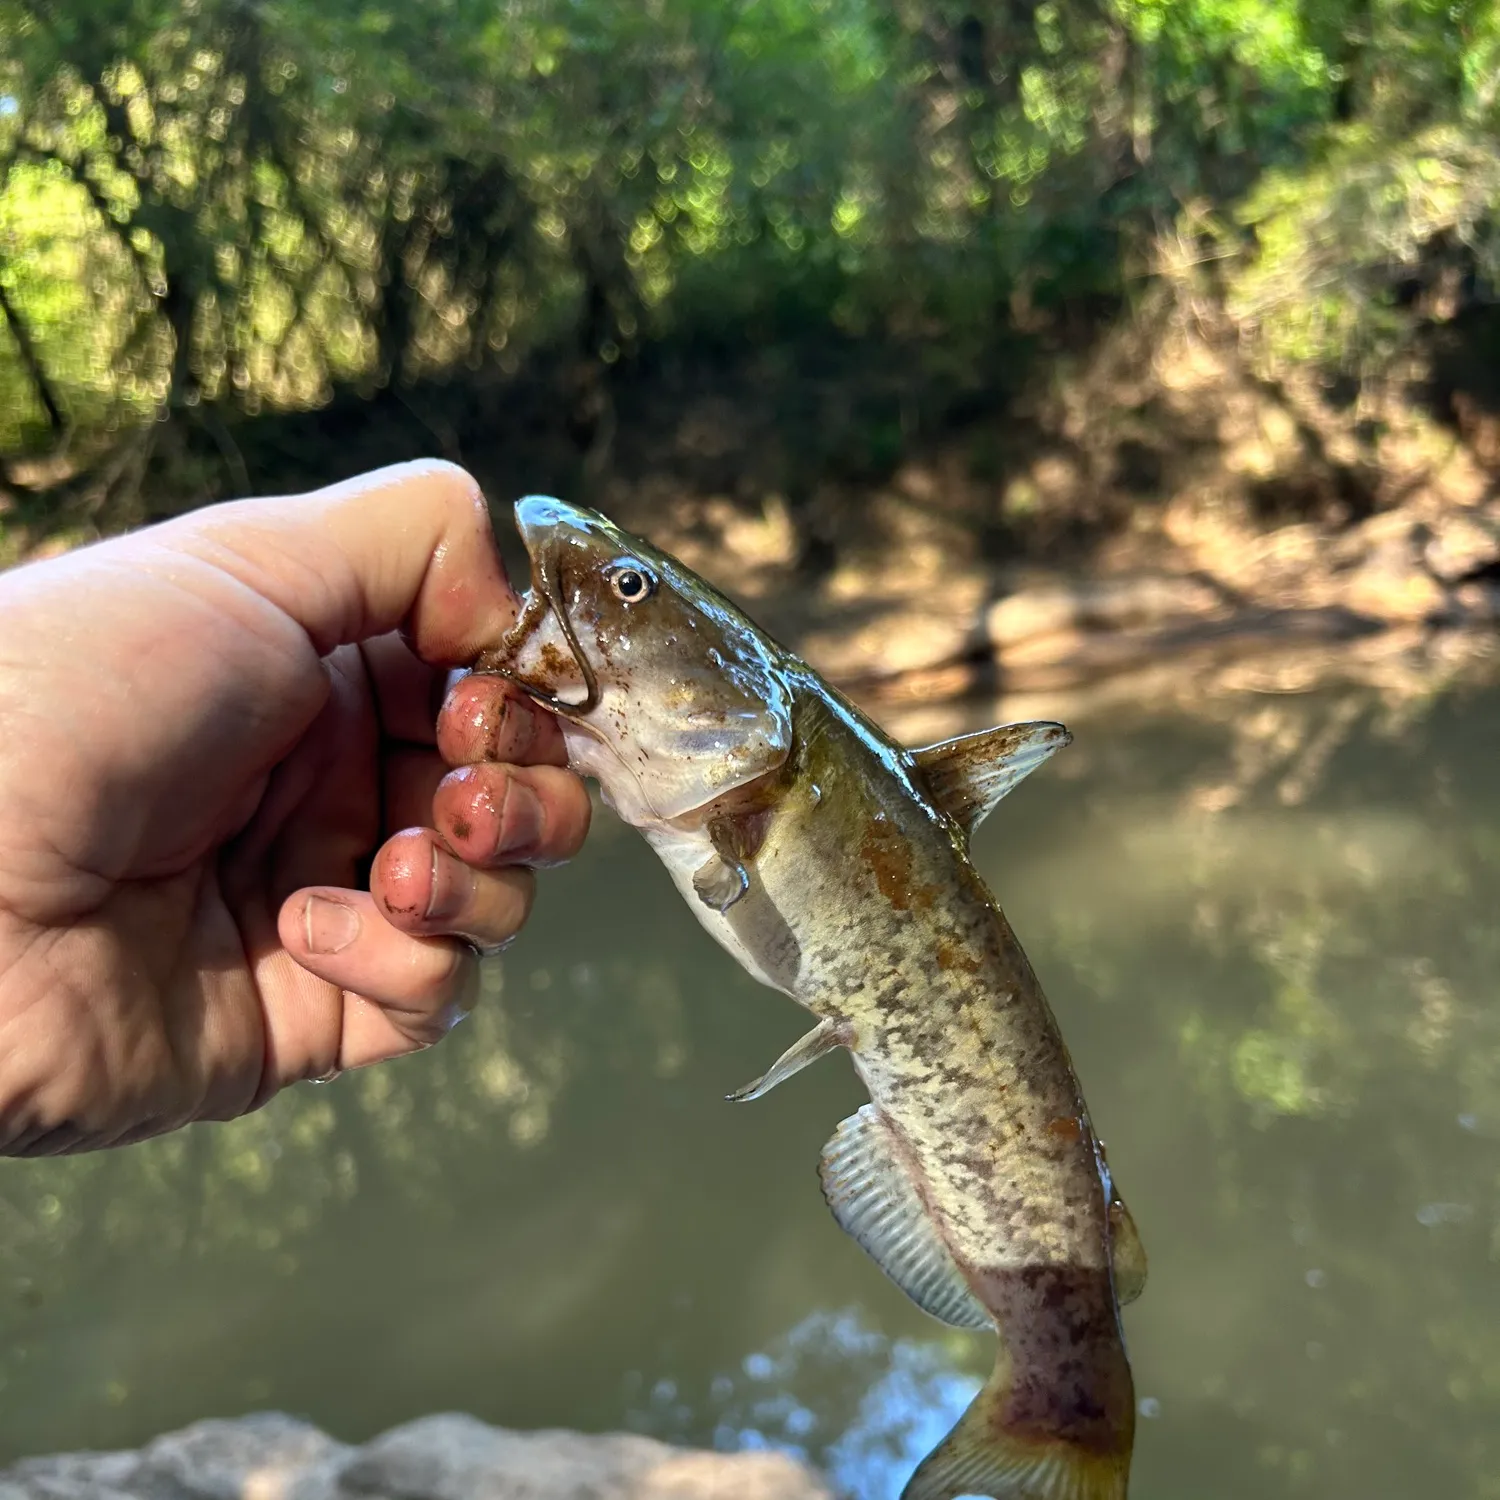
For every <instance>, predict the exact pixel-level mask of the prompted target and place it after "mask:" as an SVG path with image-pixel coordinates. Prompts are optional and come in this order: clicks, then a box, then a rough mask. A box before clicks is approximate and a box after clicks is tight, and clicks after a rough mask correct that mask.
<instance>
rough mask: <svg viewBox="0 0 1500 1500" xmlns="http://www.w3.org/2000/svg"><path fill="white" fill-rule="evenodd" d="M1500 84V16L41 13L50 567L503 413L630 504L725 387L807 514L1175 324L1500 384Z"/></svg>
mask: <svg viewBox="0 0 1500 1500" xmlns="http://www.w3.org/2000/svg"><path fill="white" fill-rule="evenodd" d="M1497 95H1500V5H1497V4H1495V3H1493V0H1459V3H1446V0H1444V3H1439V0H1045V3H1040V4H1035V3H1030V0H972V3H969V0H896V3H891V4H882V3H876V0H649V3H642V4H631V5H619V4H614V3H610V0H423V3H421V4H405V5H401V4H394V3H377V0H52V3H35V4H21V3H15V0H4V3H0V325H3V327H0V454H3V455H4V459H5V470H6V472H5V476H4V477H5V488H6V491H7V492H8V495H9V499H8V502H7V503H8V507H9V510H10V518H11V537H12V544H11V545H12V551H14V550H15V549H16V548H17V547H19V546H23V545H33V544H34V543H35V542H36V541H37V540H38V539H39V538H40V537H42V536H45V535H46V534H47V533H49V532H53V531H56V530H58V529H59V528H62V529H64V530H68V529H70V528H71V529H72V530H74V531H77V530H79V529H81V530H82V531H84V532H88V531H91V530H94V529H96V528H99V527H108V526H113V525H118V524H122V523H125V522H129V521H132V520H137V519H140V518H142V517H144V516H146V515H148V514H151V513H153V512H155V511H157V510H162V509H170V508H174V507H176V506H179V505H182V504H186V503H192V502H195V501H201V500H203V499H207V498H211V497H213V496H217V495H222V494H225V493H229V492H232V491H239V490H244V489H245V488H247V487H248V486H250V485H252V484H254V485H257V486H264V485H271V484H276V483H278V482H283V481H285V482H295V481H297V480H301V479H304V478H324V477H330V476H331V475H334V474H337V473H342V472H347V471H349V470H351V469H353V468H356V467H358V466H359V465H360V464H361V463H363V462H365V461H374V460H378V459H380V458H383V457H388V456H396V454H397V453H400V452H416V451H429V452H431V451H440V452H448V453H450V454H452V455H453V456H462V457H466V458H468V457H470V456H471V451H472V449H473V448H474V445H475V443H476V441H479V440H480V439H482V438H483V436H484V435H485V434H489V433H492V432H493V431H494V429H495V427H496V424H497V423H500V424H502V425H504V426H505V429H506V433H507V448H508V451H509V452H510V453H511V454H512V455H513V456H514V463H515V464H516V465H517V466H518V472H519V470H520V469H524V471H525V472H526V473H527V474H528V475H532V476H537V477H540V478H543V479H547V480H552V481H555V482H557V483H564V482H566V483H570V484H574V485H584V486H587V485H588V484H590V483H593V482H595V481H597V480H598V479H599V478H600V477H601V476H602V475H604V474H607V473H608V472H610V471H611V469H613V468H618V467H619V466H621V465H625V466H627V467H628V466H630V465H632V464H634V465H635V466H636V467H637V468H639V467H641V466H642V465H646V466H649V464H650V462H651V454H650V453H649V452H646V453H644V455H642V454H640V453H634V451H633V450H632V448H631V440H632V435H635V434H639V433H641V432H642V431H646V430H648V429H650V428H651V426H652V415H651V414H652V411H653V410H661V409H665V408H670V407H671V405H672V403H673V401H674V399H675V398H676V396H677V395H679V394H680V393H681V392H682V391H683V390H685V389H693V390H696V389H700V388H702V386H703V385H704V383H705V382H708V383H714V382H718V383H719V384H721V385H722V387H723V389H724V390H725V392H726V394H728V395H729V396H730V397H731V399H732V402H734V403H738V404H742V405H748V406H751V407H754V408H755V409H756V410H758V411H765V412H766V413H768V420H771V421H772V422H773V423H774V424H775V425H776V426H777V427H778V430H780V431H783V432H784V433H786V434H788V437H787V443H788V448H787V452H788V455H789V456H788V457H787V458H786V460H785V462H784V463H783V466H782V471H781V472H779V473H777V474H775V475H772V476H771V480H772V481H774V482H776V483H778V484H779V485H780V487H781V488H782V489H784V490H785V491H786V492H787V493H788V495H789V498H790V500H791V503H792V506H793V510H794V512H796V511H797V508H798V505H799V503H800V500H801V499H802V498H803V497H804V496H805V494H806V493H807V492H809V491H810V490H811V488H812V487H814V486H815V484H816V482H817V481H818V479H819V478H820V477H821V476H823V475H826V474H827V473H829V472H836V473H838V474H840V475H845V476H852V477H854V478H856V479H859V478H861V477H864V478H869V479H878V478H880V477H881V476H882V475H884V474H886V473H888V472H889V471H890V470H891V469H892V468H893V467H894V466H895V465H896V464H897V463H898V462H899V461H900V459H901V458H902V456H903V455H904V454H906V453H907V452H909V451H911V450H912V449H913V448H914V447H916V446H920V445H921V444H922V443H923V442H925V441H929V440H932V439H933V438H934V437H936V436H940V435H941V434H942V433H944V432H945V431H949V430H951V429H952V428H953V427H954V426H955V425H959V426H962V425H963V424H964V423H966V422H970V421H972V420H973V419H974V418H975V416H976V414H977V413H984V414H986V415H987V416H993V417H996V418H997V420H1003V415H1004V413H1005V411H1006V410H1007V407H1008V404H1009V403H1010V402H1011V401H1012V399H1013V397H1014V396H1015V394H1016V393H1017V392H1021V391H1026V390H1034V389H1036V388H1037V386H1038V384H1039V383H1040V384H1043V385H1045V384H1046V383H1047V382H1048V381H1056V380H1061V379H1065V378H1067V374H1068V371H1069V370H1070V369H1071V368H1072V365H1070V361H1074V360H1076V359H1077V358H1078V357H1079V356H1080V355H1081V353H1083V352H1084V351H1087V350H1088V349H1089V348H1091V347H1093V346H1095V345H1096V344H1097V343H1098V341H1099V339H1100V338H1101V337H1102V336H1103V335H1104V334H1105V333H1106V332H1107V331H1109V330H1111V329H1118V328H1119V327H1121V326H1129V327H1133V328H1136V329H1138V330H1139V331H1140V333H1141V337H1142V341H1143V344H1144V346H1146V347H1147V352H1148V353H1149V346H1150V345H1151V344H1152V342H1153V341H1154V340H1157V339H1158V338H1159V335H1160V333H1161V330H1162V329H1163V328H1164V327H1166V326H1167V323H1168V322H1169V321H1170V320H1172V319H1174V318H1175V319H1177V320H1178V322H1179V323H1180V321H1181V320H1182V319H1183V318H1184V317H1186V318H1188V319H1189V320H1190V321H1192V322H1193V323H1194V324H1195V325H1196V326H1197V327H1198V328H1199V329H1201V330H1203V331H1204V334H1205V336H1209V335H1212V336H1213V337H1214V338H1216V339H1218V340H1220V341H1221V342H1223V341H1225V340H1227V341H1228V342H1229V343H1231V344H1232V345H1233V346H1234V347H1235V348H1236V350H1238V351H1239V353H1240V354H1241V355H1242V357H1243V359H1244V360H1245V361H1246V362H1247V364H1248V365H1249V366H1250V367H1252V368H1253V369H1254V371H1255V372H1256V375H1257V378H1259V379H1263V380H1269V381H1272V382H1274V381H1276V380H1278V379H1280V378H1281V377H1282V376H1283V375H1284V374H1285V373H1286V372H1287V371H1288V370H1289V369H1301V370H1308V369H1311V370H1313V371H1315V372H1316V374H1317V376H1318V379H1319V380H1320V381H1322V382H1323V383H1324V385H1325V386H1326V388H1327V389H1328V390H1329V391H1331V392H1333V393H1334V394H1335V396H1337V399H1338V400H1339V401H1341V402H1342V403H1343V404H1344V405H1345V406H1346V407H1347V406H1349V405H1350V404H1351V403H1353V404H1357V403H1358V401H1359V399H1360V392H1362V391H1365V390H1367V389H1370V388H1372V387H1373V386H1375V385H1380V384H1382V383H1387V384H1388V383H1389V382H1391V381H1393V380H1394V381H1397V382H1404V383H1406V384H1407V385H1410V383H1411V382H1413V381H1417V382H1421V381H1423V380H1426V379H1427V377H1428V376H1429V375H1430V374H1431V371H1432V368H1433V351H1434V349H1435V348H1436V347H1437V345H1435V344H1434V342H1433V336H1434V334H1435V333H1437V332H1441V331H1443V330H1450V331H1451V330H1453V329H1457V330H1458V332H1459V338H1458V343H1459V344H1460V345H1461V346H1462V347H1463V348H1464V349H1465V350H1467V351H1469V352H1470V353H1474V352H1475V351H1477V354H1478V359H1477V362H1476V361H1473V360H1471V364H1476V363H1477V365H1479V366H1482V364H1483V360H1484V358H1485V356H1486V354H1487V352H1488V350H1489V349H1490V348H1492V347H1493V345H1494V342H1495V340H1494V335H1493V332H1492V331H1490V330H1492V328H1493V325H1492V324H1491V323H1490V322H1489V320H1488V319H1487V317H1486V315H1485V309H1486V307H1487V304H1488V299H1489V297H1490V294H1491V289H1492V287H1493V284H1494V279H1495V270H1496V264H1497V257H1500V244H1497V237H1496V224H1497V220H1496V207H1497V204H1500V151H1497V148H1496V139H1497V137H1496V132H1495V127H1496V121H1497V111H1500V97H1497ZM1443 347H1445V348H1450V350H1451V347H1452V345H1451V344H1450V345H1444V346H1443ZM1479 383H1480V384H1481V385H1483V381H1480V382H1479ZM810 390H815V391H816V392H818V393H821V394H818V395H816V396H815V397H810V396H809V391H810ZM829 391H835V392H836V393H838V396H839V399H838V400H837V401H835V402H834V403H833V405H832V406H830V405H829V404H828V401H827V400H826V399H824V398H825V397H826V395H827V393H828V392H829ZM632 401H635V402H636V405H635V406H632V405H631V404H630V403H631V402H632ZM653 401H654V402H655V407H654V408H653V406H652V404H651V403H652V402H653ZM1439 404H1440V405H1441V402H1440V403H1439ZM1481 404H1482V400H1481ZM731 409H733V408H731ZM309 411H312V412H316V413H318V416H317V419H316V420H314V421H310V422H309V421H306V420H296V419H295V415H294V414H296V413H299V412H309ZM723 425H725V426H727V427H728V428H730V429H731V431H730V432H729V434H728V436H727V437H726V438H725V439H724V441H725V442H727V443H729V444H730V445H731V446H732V445H733V443H734V441H735V435H734V432H733V430H732V429H733V428H734V422H733V421H732V420H730V421H728V422H727V423H725V424H723ZM1007 461H1008V460H1007V450H1006V446H1005V442H1004V440H1003V438H1002V439H998V440H997V439H993V438H992V439H991V441H990V444H989V447H988V448H987V449H985V451H984V453H982V454H981V455H980V459H979V461H978V467H979V468H981V469H983V468H985V466H986V465H987V466H988V472H991V473H992V474H993V475H997V476H1000V477H1003V473H1004V470H1005V468H1006V465H1007ZM480 466H481V468H483V464H482V463H481V465H480ZM1149 478H1150V475H1149V473H1148V475H1147V479H1148V480H1149ZM1148 487H1149V486H1148ZM1139 488H1141V486H1140V485H1137V489H1139ZM996 494H997V496H998V495H1000V494H1001V491H1000V490H997V491H996ZM1000 503H1001V502H1000V500H999V499H998V498H997V500H996V504H997V505H998V504H1000Z"/></svg>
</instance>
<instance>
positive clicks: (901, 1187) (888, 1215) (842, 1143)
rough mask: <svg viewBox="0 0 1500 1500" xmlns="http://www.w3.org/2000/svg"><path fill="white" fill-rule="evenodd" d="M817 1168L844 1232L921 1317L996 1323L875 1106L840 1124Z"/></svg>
mask: <svg viewBox="0 0 1500 1500" xmlns="http://www.w3.org/2000/svg"><path fill="white" fill-rule="evenodd" d="M818 1168H819V1174H820V1176H821V1177H822V1179H823V1196H824V1197H825V1198H827V1200H828V1206H829V1208H831V1209H832V1210H833V1216H834V1218H836V1219H837V1220H838V1221H839V1225H840V1227H841V1228H842V1229H843V1230H844V1232H845V1233H846V1234H848V1235H850V1236H851V1237H852V1238H853V1239H855V1240H856V1241H858V1243H859V1244H860V1245H861V1246H862V1247H863V1248H864V1250H865V1251H866V1253H867V1254H868V1255H869V1256H870V1258H871V1259H872V1260H874V1262H875V1264H876V1265H878V1266H879V1267H880V1269H881V1270H882V1271H884V1272H885V1274H886V1275H887V1276H889V1277H890V1278H891V1280H892V1281H894V1282H895V1283H896V1285H897V1286H899V1287H900V1288H901V1290H902V1291H903V1292H905V1293H906V1295H907V1296H908V1297H910V1298H911V1300H912V1301H913V1302H915V1303H916V1304H917V1306H918V1307H920V1308H921V1309H922V1311H923V1312H928V1313H931V1314H932V1316H933V1317H935V1318H941V1319H942V1320H943V1322H945V1323H951V1324H952V1325H953V1326H954V1327H955V1328H993V1327H994V1326H995V1320H994V1319H993V1318H992V1317H991V1316H990V1315H989V1313H988V1312H986V1311H985V1309H984V1307H983V1306H981V1305H980V1302H979V1299H978V1298H977V1297H975V1295H974V1293H973V1292H972V1291H971V1290H970V1289H969V1284H968V1282H966V1281H965V1280H964V1278H963V1273H962V1272H961V1271H960V1270H959V1269H958V1266H957V1265H956V1264H955V1263H954V1260H953V1257H952V1255H951V1254H949V1252H948V1247H947V1246H946V1245H945V1244H944V1243H943V1241H942V1239H941V1238H940V1236H939V1235H938V1232H937V1229H936V1227H935V1226H934V1224H933V1222H932V1219H931V1216H930V1215H929V1214H928V1211H927V1207H926V1205H925V1204H924V1203H923V1202H922V1199H921V1197H920V1196H919V1195H918V1193H917V1190H916V1188H915V1187H914V1186H913V1185H912V1181H911V1178H910V1177H909V1176H908V1175H907V1171H906V1168H905V1167H904V1166H902V1164H901V1163H900V1161H899V1160H898V1159H897V1156H896V1150H895V1146H894V1143H893V1141H892V1139H891V1132H890V1127H889V1126H887V1125H886V1124H885V1122H884V1121H883V1120H882V1119H881V1118H880V1113H879V1111H878V1110H877V1109H876V1108H875V1106H874V1105H873V1104H866V1105H863V1106H861V1107H860V1108H859V1109H857V1110H856V1111H855V1112H854V1113H853V1114H852V1115H850V1116H849V1118H848V1119H847V1120H845V1121H843V1123H842V1124H840V1126H839V1128H838V1129H837V1130H835V1131H834V1133H833V1137H832V1139H831V1140H830V1141H829V1142H828V1144H827V1145H826V1146H824V1148H823V1158H822V1160H821V1161H820V1162H819V1164H818Z"/></svg>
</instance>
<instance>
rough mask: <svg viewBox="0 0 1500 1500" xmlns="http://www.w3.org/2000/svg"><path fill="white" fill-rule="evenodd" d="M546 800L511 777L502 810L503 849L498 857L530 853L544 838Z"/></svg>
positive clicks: (499, 850)
mask: <svg viewBox="0 0 1500 1500" xmlns="http://www.w3.org/2000/svg"><path fill="white" fill-rule="evenodd" d="M542 821H543V814H542V799H541V798H540V797H538V796H537V794H536V793H535V792H534V791H532V789H531V788H530V787H529V786H527V785H526V783H525V782H524V781H517V780H516V779H515V777H511V779H510V781H509V782H508V783H507V785H506V789H505V805H504V806H503V807H502V808H501V810H500V847H499V848H498V849H497V850H496V851H495V852H496V853H497V854H529V853H530V852H531V851H532V850H533V849H535V848H536V846H537V845H538V844H539V843H540V842H541V839H542Z"/></svg>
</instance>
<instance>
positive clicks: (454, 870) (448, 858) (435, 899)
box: [426, 844, 474, 922]
mask: <svg viewBox="0 0 1500 1500" xmlns="http://www.w3.org/2000/svg"><path fill="white" fill-rule="evenodd" d="M473 892H474V872H473V871H472V870H471V869H470V868H469V867H468V865H466V864H465V863H464V862H463V861H462V860H461V859H455V858H454V857H453V856H452V855H451V854H449V853H448V851H447V850H446V849H442V848H439V847H438V845H436V844H434V845H433V846H432V889H431V890H430V891H429V893H428V896H427V913H426V915H427V920H428V921H429V922H445V921H448V920H449V919H450V918H453V917H456V916H458V915H459V914H460V913H461V912H462V911H463V909H464V907H465V906H466V905H467V904H468V901H469V897H470V896H471V895H472V894H473Z"/></svg>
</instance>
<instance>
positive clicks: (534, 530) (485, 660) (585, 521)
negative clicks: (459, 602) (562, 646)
mask: <svg viewBox="0 0 1500 1500" xmlns="http://www.w3.org/2000/svg"><path fill="white" fill-rule="evenodd" d="M515 518H516V530H517V531H518V532H520V534H521V540H522V542H523V543H525V546H526V555H527V557H528V558H529V559H530V562H531V587H530V589H529V590H527V593H526V597H525V599H524V601H523V603H522V606H521V613H520V614H519V615H517V616H516V622H515V624H514V625H512V626H511V627H510V629H509V630H507V631H506V632H505V634H504V635H503V636H501V638H500V640H499V642H498V643H497V644H496V645H495V646H493V647H491V648H490V650H488V651H485V652H483V653H482V654H481V655H480V656H479V658H478V659H477V660H476V661H475V663H474V670H475V671H476V672H493V673H494V674H495V675H496V676H499V677H504V678H506V679H507V680H508V681H510V682H514V683H515V684H516V686H517V687H519V688H521V689H522V690H523V691H524V692H525V693H527V694H528V695H529V696H530V697H531V698H532V699H534V700H535V701H536V702H537V703H539V704H541V706H542V707H543V708H545V709H547V710H548V711H549V712H551V713H554V714H556V715H558V717H559V718H564V719H573V720H578V719H583V718H586V717H587V716H588V715H589V714H591V713H592V712H593V711H594V710H595V709H596V708H597V707H598V706H599V679H598V677H597V676H596V675H595V673H594V669H593V667H592V666H591V665H590V664H589V660H588V657H587V656H585V655H584V653H583V649H582V647H581V646H580V645H579V644H578V633H577V631H576V630H575V629H574V627H573V621H572V619H571V618H570V617H569V615H568V607H567V601H566V599H565V598H564V597H563V592H562V589H561V587H560V585H559V581H558V577H557V560H558V557H559V555H560V553H561V550H562V548H561V546H560V545H559V541H560V539H565V538H566V536H567V535H568V534H569V533H574V534H587V533H589V532H597V531H599V530H600V529H604V528H608V527H609V522H608V521H606V520H605V518H604V517H603V516H601V515H599V514H598V513H597V512H596V511H591V510H585V509H584V508H583V507H582V506H580V505H569V504H567V503H566V502H565V501H562V500H555V499H553V498H552V497H551V496H550V495H527V496H525V498H523V499H521V500H517V501H516V504H515ZM549 613H550V614H551V615H552V616H553V617H554V618H555V619H556V620H557V624H558V628H559V629H560V630H561V631H562V635H563V640H564V641H565V642H566V643H567V647H568V651H569V654H570V655H571V656H572V658H573V665H574V666H575V667H577V669H578V675H579V676H580V677H582V679H583V686H584V695H583V698H582V699H581V700H579V701H577V702H573V701H571V700H569V699H567V698H561V697H559V696H558V695H557V693H556V692H555V691H549V690H548V689H547V688H545V687H541V686H539V685H538V684H536V683H535V682H528V681H527V680H526V679H525V678H524V677H522V676H520V675H519V674H518V673H517V672H516V670H515V661H516V658H517V656H518V655H519V653H520V652H521V650H522V649H523V648H524V647H525V645H526V643H527V642H528V641H529V640H530V639H531V637H532V635H533V634H534V633H535V632H536V630H537V629H538V628H539V627H540V626H541V624H542V622H543V621H544V620H545V619H546V618H547V616H548V614H549Z"/></svg>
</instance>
